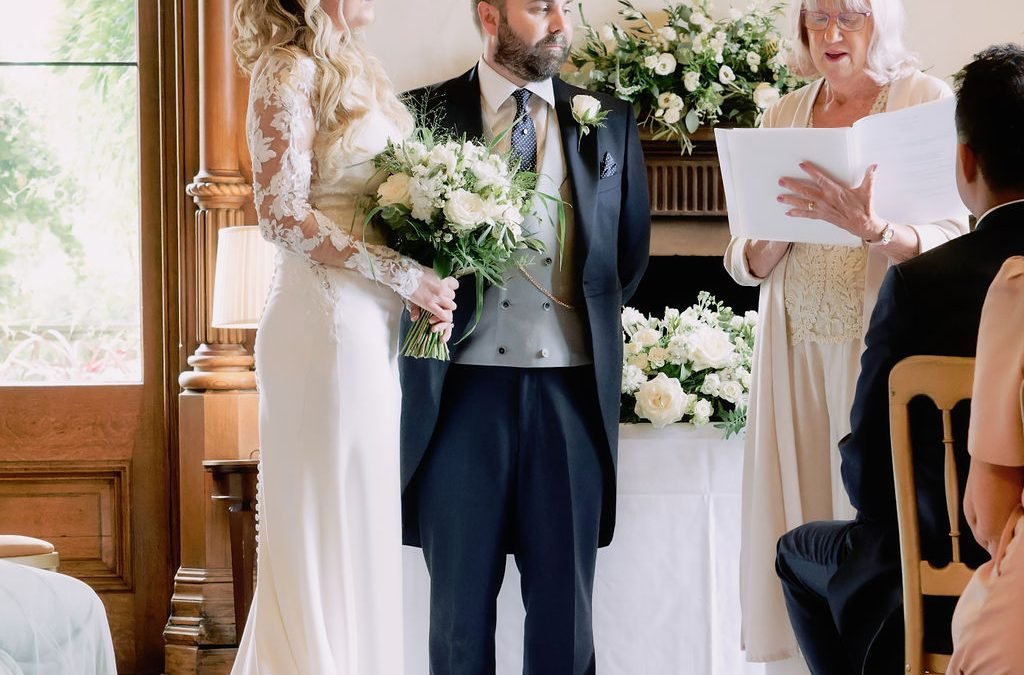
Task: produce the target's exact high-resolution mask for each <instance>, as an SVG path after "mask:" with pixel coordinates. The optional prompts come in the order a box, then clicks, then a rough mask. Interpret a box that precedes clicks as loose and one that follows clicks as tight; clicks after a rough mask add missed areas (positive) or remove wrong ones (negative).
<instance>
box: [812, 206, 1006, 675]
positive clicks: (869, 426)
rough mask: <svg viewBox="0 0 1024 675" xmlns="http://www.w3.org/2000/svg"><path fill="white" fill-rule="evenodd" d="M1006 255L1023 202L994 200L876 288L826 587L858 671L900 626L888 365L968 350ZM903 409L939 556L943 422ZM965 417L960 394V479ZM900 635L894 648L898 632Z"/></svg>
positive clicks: (938, 558)
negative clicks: (992, 206) (833, 563)
mask: <svg viewBox="0 0 1024 675" xmlns="http://www.w3.org/2000/svg"><path fill="white" fill-rule="evenodd" d="M1013 255H1024V203H1018V204H1009V205H1005V206H1002V207H1000V208H998V209H997V210H995V211H992V212H991V213H989V214H988V215H986V216H985V217H984V218H982V220H981V221H980V222H979V224H978V228H977V230H976V231H974V232H972V233H970V234H966V235H964V236H962V237H959V238H957V239H954V240H952V241H950V242H948V243H946V244H944V245H942V246H939V247H938V248H935V249H933V250H931V251H929V252H927V253H924V254H922V255H919V256H917V257H916V258H913V259H911V260H909V261H907V262H904V263H902V264H900V265H897V266H895V267H893V268H891V269H890V270H889V271H888V274H887V275H886V277H885V280H884V281H883V283H882V287H881V289H880V290H879V294H878V302H877V304H876V305H875V309H874V312H873V313H872V315H871V323H870V326H869V328H868V332H867V335H866V336H865V351H864V354H863V355H862V357H861V372H860V377H859V378H858V380H857V390H856V395H855V398H854V403H853V408H852V411H851V418H850V428H851V432H850V434H849V435H848V436H846V437H845V438H844V439H843V440H842V441H840V444H839V450H840V454H841V455H842V475H843V483H844V484H845V486H846V491H847V493H848V494H849V495H850V500H851V502H852V503H853V506H854V507H855V508H856V509H857V513H858V515H857V520H856V521H855V524H854V526H853V528H852V529H851V531H850V537H849V540H848V541H849V542H850V543H851V544H852V548H851V549H850V552H849V554H848V556H847V557H846V559H845V560H844V562H843V564H842V565H841V567H840V569H839V571H838V573H837V574H836V575H835V576H833V578H832V581H831V583H830V584H829V587H828V600H829V605H830V607H831V609H832V614H833V617H834V618H835V619H836V621H837V624H838V626H839V628H840V633H841V634H842V635H843V636H844V638H846V639H847V640H848V644H847V647H848V649H850V651H851V653H853V654H854V655H855V656H856V657H857V658H858V659H859V663H858V664H857V665H858V671H859V669H860V668H864V671H863V672H865V673H866V672H871V668H872V666H871V664H872V661H871V660H870V659H871V658H874V657H875V655H874V654H872V645H873V644H874V643H875V641H876V638H878V637H879V636H880V635H881V632H882V630H883V627H884V628H885V630H901V626H902V623H901V622H902V604H903V598H902V581H901V577H900V552H899V535H898V528H897V522H896V496H895V495H896V492H895V487H894V482H893V473H892V451H891V446H890V435H889V395H888V392H889V389H888V383H889V371H890V370H892V367H893V366H894V365H895V364H896V363H897V362H898V361H899V360H901V359H903V358H904V357H907V356H911V355H914V354H934V355H940V356H974V355H975V348H976V345H977V341H978V324H979V323H980V320H981V307H982V304H983V303H984V301H985V294H986V293H987V292H988V287H989V285H990V284H991V283H992V279H994V278H995V276H996V273H997V272H998V271H999V268H1000V267H1001V266H1002V264H1003V261H1004V260H1006V259H1007V258H1008V257H1010V256H1013ZM909 415H910V428H911V442H912V443H913V446H914V458H915V465H914V474H915V480H916V482H917V491H918V504H919V511H920V513H919V522H920V527H921V530H920V531H921V548H922V557H923V558H925V559H927V560H930V561H931V562H932V563H933V564H936V565H939V566H942V565H945V564H946V563H947V562H949V560H950V546H949V537H948V532H949V523H948V517H947V516H946V506H945V497H944V494H945V489H944V486H943V457H944V450H943V446H942V433H941V432H942V422H941V418H940V416H939V413H938V411H937V410H936V408H935V407H934V406H933V405H932V404H931V403H930V402H926V401H924V400H916V401H912V402H911V407H910V410H909ZM969 416H970V405H969V403H967V402H962V403H961V404H960V405H959V406H958V407H957V408H955V409H954V411H953V422H954V448H955V450H956V455H957V464H958V469H959V471H960V485H961V486H963V485H965V483H966V477H967V469H968V466H969V457H968V455H967V422H968V418H969ZM960 533H961V535H960V541H961V559H962V560H963V561H964V562H965V563H967V564H968V565H970V566H971V567H976V566H978V565H979V564H981V563H982V562H984V561H985V560H986V559H987V558H988V555H987V554H986V553H985V551H984V550H983V549H982V548H981V547H980V546H979V545H978V544H977V542H975V541H974V538H973V537H972V536H971V530H970V528H969V527H968V526H967V523H966V521H965V520H964V519H963V518H962V517H961V522H960ZM929 607H931V608H932V609H931V610H930V609H929ZM948 610H949V607H948V604H947V605H946V606H945V607H943V604H942V603H941V602H935V603H933V604H931V605H926V606H925V613H926V617H925V619H926V630H927V627H928V623H934V625H935V626H936V627H937V628H938V629H945V630H946V631H948V621H949V615H948ZM943 624H944V625H943ZM936 632H937V631H936ZM883 642H885V641H878V645H881V644H883ZM943 643H946V644H943ZM888 644H892V642H891V641H890V642H888ZM899 644H900V647H901V648H902V640H900V641H899ZM942 646H945V647H947V648H949V647H950V645H949V644H948V637H942V636H940V638H939V640H938V641H937V644H936V647H942ZM897 665H898V664H897Z"/></svg>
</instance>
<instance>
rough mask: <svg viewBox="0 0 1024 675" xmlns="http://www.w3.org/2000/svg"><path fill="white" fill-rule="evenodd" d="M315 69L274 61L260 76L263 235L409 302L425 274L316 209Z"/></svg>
mask: <svg viewBox="0 0 1024 675" xmlns="http://www.w3.org/2000/svg"><path fill="white" fill-rule="evenodd" d="M314 68H315V66H314V64H313V62H312V61H310V60H304V59H290V58H287V57H285V56H276V55H271V56H269V57H266V59H265V60H264V62H263V63H262V67H257V69H256V71H255V72H254V73H253V79H252V85H251V89H250V92H249V115H248V120H247V125H246V126H247V129H246V132H247V138H248V141H249V153H250V155H251V156H252V173H253V199H254V201H255V203H256V213H257V214H258V216H259V225H260V231H261V232H262V233H263V236H264V237H265V238H266V239H267V240H268V241H270V242H272V243H274V244H277V245H279V246H282V247H284V248H285V249H287V250H288V251H291V252H293V253H297V254H299V255H301V256H303V257H305V258H306V259H307V260H309V261H310V262H311V263H314V264H321V265H330V266H334V267H344V268H347V269H352V270H356V271H357V272H359V273H360V274H362V275H364V276H366V277H368V278H370V279H374V280H375V281H379V282H381V283H383V284H385V285H387V286H389V287H390V288H392V289H393V290H394V291H395V292H396V293H398V294H399V295H400V296H402V297H403V298H405V299H408V298H409V297H410V296H411V295H412V294H413V292H415V291H416V289H417V288H418V287H419V284H420V279H421V278H422V276H423V267H421V266H420V265H419V264H418V263H416V262H415V261H414V260H412V259H411V258H407V257H405V256H402V255H400V254H398V253H397V252H396V251H394V250H393V249H390V248H388V247H387V246H380V245H376V244H368V243H366V242H364V241H362V240H360V239H359V238H358V237H353V236H352V234H351V233H349V232H346V231H345V230H343V229H342V228H341V227H339V226H338V225H337V223H335V222H333V221H332V220H331V219H330V218H328V217H327V216H326V215H325V214H324V213H322V212H321V211H319V210H317V209H315V208H313V207H312V206H311V205H310V203H309V186H310V180H311V178H312V168H313V140H314V136H315V134H316V125H315V123H314V119H313V108H312V104H311V101H310V96H311V93H312V84H313V81H314V77H315V71H314Z"/></svg>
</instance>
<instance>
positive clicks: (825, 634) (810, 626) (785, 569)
mask: <svg viewBox="0 0 1024 675" xmlns="http://www.w3.org/2000/svg"><path fill="white" fill-rule="evenodd" d="M852 525H853V522H852V521H848V520H842V521H823V522H814V523H807V524H806V525H801V526H800V527H797V528H795V529H793V530H790V531H789V532H787V533H786V534H784V535H782V537H781V538H780V539H779V544H778V548H777V551H776V553H777V555H776V558H775V571H776V572H777V573H778V575H779V579H780V580H781V581H782V592H783V595H785V597H786V609H787V610H788V612H789V620H790V622H791V623H792V624H793V631H794V632H795V633H796V639H797V642H799V643H800V650H801V651H802V652H803V655H804V659H806V661H807V665H808V667H809V668H810V669H811V673H813V675H846V674H850V675H852V674H853V673H856V672H857V669H856V668H854V667H853V665H852V663H851V662H852V660H853V659H851V658H850V656H849V655H848V654H847V653H846V650H845V648H844V647H843V643H842V639H841V637H840V635H839V629H838V628H837V627H836V623H835V620H834V619H833V618H832V610H831V609H830V608H829V604H828V600H827V588H828V584H829V581H831V580H832V577H833V576H834V575H835V573H836V572H837V571H838V570H839V566H840V565H841V564H842V562H843V560H844V559H845V557H846V555H847V554H848V553H849V551H850V540H849V536H848V535H849V531H850V528H851V526H852Z"/></svg>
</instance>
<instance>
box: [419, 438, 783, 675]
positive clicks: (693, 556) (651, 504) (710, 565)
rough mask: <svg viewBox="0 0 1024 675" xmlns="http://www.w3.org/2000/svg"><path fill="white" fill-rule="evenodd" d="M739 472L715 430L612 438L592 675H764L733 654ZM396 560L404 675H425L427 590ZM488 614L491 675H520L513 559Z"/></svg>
mask: <svg viewBox="0 0 1024 675" xmlns="http://www.w3.org/2000/svg"><path fill="white" fill-rule="evenodd" d="M742 462H743V441H742V438H741V437H733V438H731V439H729V440H725V439H723V438H722V432H721V431H720V430H718V429H715V428H713V427H703V428H699V429H698V428H694V427H692V426H690V425H684V424H676V425H672V426H670V427H667V428H665V429H655V428H653V427H652V426H650V425H641V424H637V425H631V424H628V425H621V426H620V442H619V464H618V514H617V525H616V529H615V538H614V540H613V542H612V544H611V546H609V547H608V548H605V549H602V550H601V551H600V553H599V554H598V559H597V575H596V580H595V588H594V641H595V645H596V649H597V672H598V673H600V674H601V675H690V674H692V675H752V674H755V673H756V674H758V675H761V674H763V673H765V672H766V668H765V665H764V664H749V663H745V662H744V659H743V654H742V652H741V650H740V620H739V617H740V615H739V588H738V579H739V542H740V489H741V482H742V473H743V472H742ZM404 555H405V559H404V562H405V646H406V671H405V673H406V675H427V673H428V668H427V622H428V615H429V611H428V604H429V579H428V577H427V573H426V567H425V565H424V563H423V557H422V554H421V552H420V550H419V549H414V548H409V547H406V548H405V551H404ZM498 605H499V606H498V630H497V638H496V651H497V662H498V668H497V672H498V675H518V674H519V673H521V672H522V642H523V628H522V621H523V616H524V611H523V607H522V602H521V599H520V596H519V575H518V571H517V570H516V567H515V563H514V561H513V560H512V559H511V558H510V559H509V561H508V565H507V567H506V573H505V582H504V584H503V586H502V589H501V594H500V596H499V598H498ZM780 665H781V664H780ZM786 670H788V669H781V670H780V669H779V668H778V667H777V666H776V667H773V668H772V671H771V672H786ZM796 672H799V671H796Z"/></svg>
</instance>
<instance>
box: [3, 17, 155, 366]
mask: <svg viewBox="0 0 1024 675" xmlns="http://www.w3.org/2000/svg"><path fill="white" fill-rule="evenodd" d="M4 14H5V16H4V20H3V21H2V22H0V384H2V385H11V384H88V383H112V382H140V381H141V379H142V357H141V354H142V345H141V311H140V309H141V308H140V296H141V289H140V281H139V279H140V261H139V161H140V160H139V138H138V133H139V132H138V126H139V125H138V59H137V49H136V15H135V3H134V1H133V0H36V1H35V2H33V3H7V7H6V8H5V9H4Z"/></svg>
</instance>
